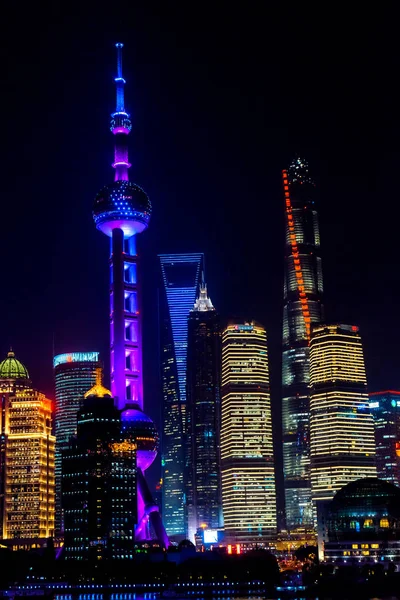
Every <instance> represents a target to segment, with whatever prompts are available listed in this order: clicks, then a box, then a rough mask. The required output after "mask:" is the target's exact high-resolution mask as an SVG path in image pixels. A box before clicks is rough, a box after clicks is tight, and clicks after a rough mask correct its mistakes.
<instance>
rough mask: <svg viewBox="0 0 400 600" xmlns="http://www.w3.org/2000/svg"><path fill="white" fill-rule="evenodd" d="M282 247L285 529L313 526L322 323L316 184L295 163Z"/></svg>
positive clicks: (287, 183) (288, 178)
mask: <svg viewBox="0 0 400 600" xmlns="http://www.w3.org/2000/svg"><path fill="white" fill-rule="evenodd" d="M283 189H284V197H285V214H286V245H285V273H284V307H283V355H282V423H283V471H284V481H285V504H286V526H287V528H288V529H295V528H298V527H301V528H304V527H305V528H307V527H313V516H312V502H311V482H310V434H309V411H310V389H309V385H310V369H309V339H310V328H311V324H312V323H321V322H322V321H323V307H322V303H321V302H322V293H323V282H322V266H321V257H320V237H319V225H318V215H317V210H316V204H315V202H316V199H315V196H316V194H315V184H314V182H313V181H312V179H311V177H310V175H309V171H308V164H307V163H306V161H305V160H303V159H300V158H296V159H295V160H294V161H293V162H292V164H291V165H290V167H289V169H288V170H284V171H283Z"/></svg>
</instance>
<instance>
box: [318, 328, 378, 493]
mask: <svg viewBox="0 0 400 600" xmlns="http://www.w3.org/2000/svg"><path fill="white" fill-rule="evenodd" d="M310 384H311V396H310V449H311V486H312V497H313V502H314V503H315V502H318V501H321V500H330V499H332V498H333V496H334V495H335V493H336V492H337V491H338V490H340V489H341V488H342V487H343V486H345V485H346V484H348V483H350V482H351V481H354V480H356V479H362V478H365V477H376V466H375V437H374V424H373V418H372V415H371V414H370V409H369V399H368V394H367V377H366V373H365V363H364V356H363V348H362V342H361V336H360V333H359V329H358V327H356V326H354V325H318V326H314V327H313V329H312V334H311V340H310Z"/></svg>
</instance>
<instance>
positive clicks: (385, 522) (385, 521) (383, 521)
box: [379, 519, 389, 529]
mask: <svg viewBox="0 0 400 600" xmlns="http://www.w3.org/2000/svg"><path fill="white" fill-rule="evenodd" d="M379 526H380V527H382V528H385V529H386V528H387V527H389V520H388V519H381V520H380V522H379Z"/></svg>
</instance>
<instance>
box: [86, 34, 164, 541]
mask: <svg viewBox="0 0 400 600" xmlns="http://www.w3.org/2000/svg"><path fill="white" fill-rule="evenodd" d="M122 47H123V44H116V48H117V77H116V78H115V85H116V109H115V112H114V113H112V115H111V132H112V133H113V135H114V162H113V164H112V166H113V168H114V169H115V176H114V182H113V183H111V184H110V185H106V186H105V187H104V188H103V189H102V190H100V192H99V193H98V194H97V196H96V198H95V201H94V206H93V219H94V222H95V224H96V228H97V229H99V230H100V231H101V232H102V233H104V234H105V235H107V236H108V237H109V238H110V241H111V255H110V260H109V265H110V368H111V390H112V395H113V398H114V402H115V404H116V406H117V408H118V409H119V410H120V411H121V423H122V430H123V432H125V434H126V435H127V436H130V438H131V439H132V440H134V441H135V443H136V446H137V456H136V460H137V515H138V523H137V526H136V530H135V539H136V540H137V541H145V540H149V539H158V540H159V541H160V542H161V543H163V544H164V546H167V545H168V538H167V536H166V533H165V530H164V527H163V524H162V522H161V518H160V514H159V512H158V507H157V505H156V504H155V502H154V501H153V498H152V496H151V493H150V491H149V488H148V486H147V483H146V480H145V477H144V472H145V470H146V469H147V468H148V467H149V466H150V465H151V464H152V463H153V461H154V459H155V458H156V456H157V450H158V435H157V431H156V429H155V427H154V424H153V422H152V420H151V419H150V417H148V416H147V415H146V414H145V413H144V412H143V368H142V320H141V311H140V278H139V273H138V264H137V262H138V255H137V251H136V236H137V234H139V233H141V232H142V231H144V230H145V229H147V227H148V225H149V221H150V215H151V203H150V200H149V198H148V197H147V194H146V193H145V192H144V191H143V190H142V188H141V187H139V186H138V185H136V184H135V183H132V182H131V181H129V176H128V169H129V167H130V166H131V165H130V163H129V159H128V135H129V133H130V131H131V128H132V123H131V120H130V116H129V114H128V113H127V112H126V110H125V98H124V86H125V79H124V78H123V75H122Z"/></svg>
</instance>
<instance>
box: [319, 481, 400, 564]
mask: <svg viewBox="0 0 400 600" xmlns="http://www.w3.org/2000/svg"><path fill="white" fill-rule="evenodd" d="M318 546H319V553H320V559H322V560H325V561H326V562H328V563H329V562H330V563H335V564H338V565H340V564H350V565H351V564H357V565H358V564H365V563H377V562H378V563H381V564H383V565H385V566H387V565H388V564H389V563H390V562H394V563H395V564H397V566H398V567H399V566H400V489H399V488H398V487H396V486H394V485H393V484H391V483H388V482H387V481H382V480H380V479H377V478H366V479H359V480H357V481H353V482H351V483H349V484H348V485H346V486H345V487H344V488H342V489H341V490H339V491H338V492H337V494H336V495H335V497H334V498H333V500H332V501H331V502H329V503H327V504H326V505H325V506H324V510H323V511H320V513H319V523H318Z"/></svg>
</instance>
